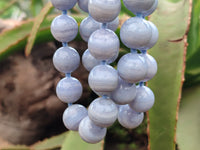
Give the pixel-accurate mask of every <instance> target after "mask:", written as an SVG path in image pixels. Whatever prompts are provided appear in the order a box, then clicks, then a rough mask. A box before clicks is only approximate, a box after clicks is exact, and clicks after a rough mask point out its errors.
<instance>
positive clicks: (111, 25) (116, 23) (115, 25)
mask: <svg viewBox="0 0 200 150" xmlns="http://www.w3.org/2000/svg"><path fill="white" fill-rule="evenodd" d="M118 26H119V18H118V17H117V18H115V20H113V21H112V22H109V23H108V29H110V30H112V31H116V30H117V28H118Z"/></svg>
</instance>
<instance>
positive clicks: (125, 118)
mask: <svg viewBox="0 0 200 150" xmlns="http://www.w3.org/2000/svg"><path fill="white" fill-rule="evenodd" d="M143 119H144V113H138V112H135V111H134V110H133V109H131V108H130V107H129V105H121V106H120V107H119V113H118V121H119V123H120V124H121V125H122V126H123V127H125V128H128V129H134V128H136V127H138V126H139V125H140V124H141V123H142V121H143Z"/></svg>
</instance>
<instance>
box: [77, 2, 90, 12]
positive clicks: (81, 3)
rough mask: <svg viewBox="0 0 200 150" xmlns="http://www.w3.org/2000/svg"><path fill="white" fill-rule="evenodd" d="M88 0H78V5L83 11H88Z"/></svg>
mask: <svg viewBox="0 0 200 150" xmlns="http://www.w3.org/2000/svg"><path fill="white" fill-rule="evenodd" d="M88 1H89V0H78V6H79V7H80V9H82V10H83V11H85V12H88Z"/></svg>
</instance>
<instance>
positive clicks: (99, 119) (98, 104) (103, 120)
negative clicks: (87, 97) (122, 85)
mask: <svg viewBox="0 0 200 150" xmlns="http://www.w3.org/2000/svg"><path fill="white" fill-rule="evenodd" d="M117 114H118V108H117V106H116V104H115V103H114V102H113V101H112V100H111V99H109V98H104V97H100V98H97V99H95V100H94V101H93V102H92V103H91V104H90V106H89V108H88V116H89V118H90V119H91V120H92V121H93V122H94V123H95V124H96V125H97V126H100V127H109V126H111V125H112V124H113V123H114V122H115V121H116V119H117Z"/></svg>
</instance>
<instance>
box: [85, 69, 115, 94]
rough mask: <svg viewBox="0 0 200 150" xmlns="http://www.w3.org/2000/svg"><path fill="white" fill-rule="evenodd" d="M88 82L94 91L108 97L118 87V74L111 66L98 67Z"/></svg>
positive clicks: (92, 71) (91, 73)
mask: <svg viewBox="0 0 200 150" xmlns="http://www.w3.org/2000/svg"><path fill="white" fill-rule="evenodd" d="M88 82H89V85H90V87H91V89H92V90H93V91H95V92H98V93H100V94H101V95H108V94H109V93H110V92H112V91H114V90H115V89H116V88H117V86H118V74H117V71H116V70H115V69H114V68H113V67H111V66H109V65H98V66H96V67H94V68H93V69H92V70H91V72H90V74H89V77H88Z"/></svg>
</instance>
